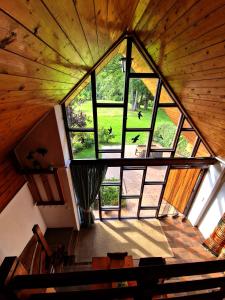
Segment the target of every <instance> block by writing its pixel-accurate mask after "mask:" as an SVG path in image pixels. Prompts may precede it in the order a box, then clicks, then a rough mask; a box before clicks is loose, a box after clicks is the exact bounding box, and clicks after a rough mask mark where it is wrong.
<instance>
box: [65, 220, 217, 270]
mask: <svg viewBox="0 0 225 300" xmlns="http://www.w3.org/2000/svg"><path fill="white" fill-rule="evenodd" d="M160 223H161V225H162V228H163V230H164V232H165V235H166V237H167V239H168V242H169V244H170V247H171V248H172V251H173V253H174V257H172V258H166V262H167V264H171V263H182V262H194V261H206V260H212V259H215V257H214V256H213V255H212V254H211V253H210V252H208V251H207V250H206V249H205V248H204V247H203V246H202V242H203V240H204V238H203V236H202V235H201V233H200V232H199V230H198V229H197V228H195V227H193V226H192V225H191V224H190V222H189V221H188V220H186V221H185V222H182V218H181V217H178V218H172V217H166V218H164V219H161V220H160ZM128 252H129V249H128ZM138 262H139V260H135V265H138ZM89 269H91V264H90V263H86V264H85V263H80V264H75V265H73V266H67V267H65V270H64V271H78V270H79V271H80V270H89Z"/></svg>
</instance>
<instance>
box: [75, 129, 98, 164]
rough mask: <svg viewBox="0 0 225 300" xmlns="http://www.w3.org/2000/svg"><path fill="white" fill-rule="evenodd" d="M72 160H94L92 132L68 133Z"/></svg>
mask: <svg viewBox="0 0 225 300" xmlns="http://www.w3.org/2000/svg"><path fill="white" fill-rule="evenodd" d="M70 140H71V146H72V151H73V158H74V159H83V158H84V159H85V158H95V141H94V133H93V132H70Z"/></svg>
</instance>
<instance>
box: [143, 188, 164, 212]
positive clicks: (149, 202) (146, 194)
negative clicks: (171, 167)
mask: <svg viewBox="0 0 225 300" xmlns="http://www.w3.org/2000/svg"><path fill="white" fill-rule="evenodd" d="M161 190H162V185H145V186H144V191H143V196H142V203H141V206H142V207H143V206H158V202H159V197H160V194H161Z"/></svg>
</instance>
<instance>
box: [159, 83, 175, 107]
mask: <svg viewBox="0 0 225 300" xmlns="http://www.w3.org/2000/svg"><path fill="white" fill-rule="evenodd" d="M159 103H174V101H173V99H172V97H171V96H170V95H169V93H168V92H167V90H166V89H165V87H164V86H162V89H161V93H160V98H159Z"/></svg>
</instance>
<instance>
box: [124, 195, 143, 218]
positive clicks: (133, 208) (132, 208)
mask: <svg viewBox="0 0 225 300" xmlns="http://www.w3.org/2000/svg"><path fill="white" fill-rule="evenodd" d="M138 202H139V199H138V198H137V199H122V205H121V217H122V218H130V217H135V218H136V217H137V210H138Z"/></svg>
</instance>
